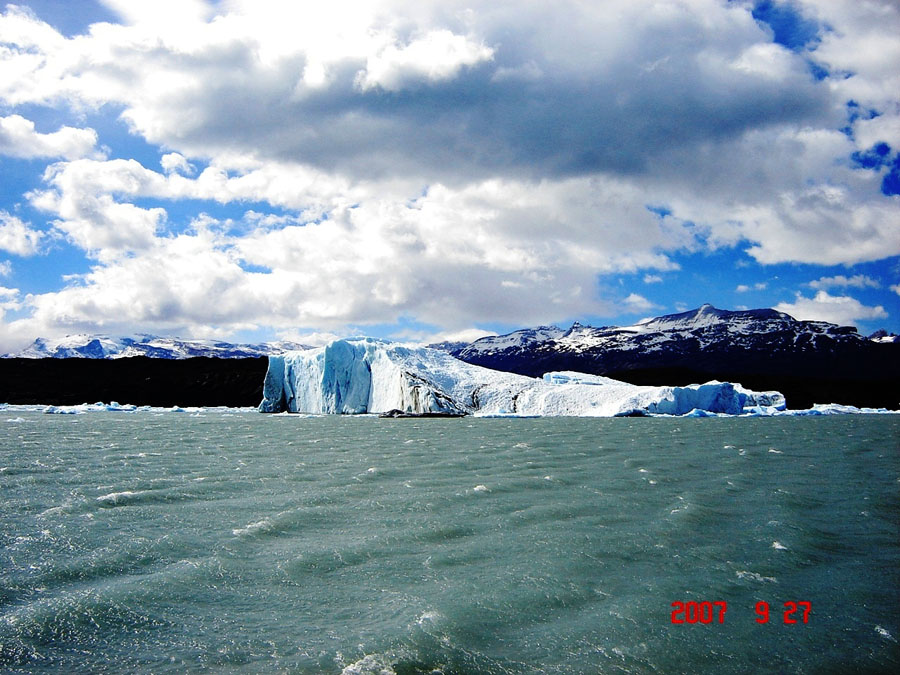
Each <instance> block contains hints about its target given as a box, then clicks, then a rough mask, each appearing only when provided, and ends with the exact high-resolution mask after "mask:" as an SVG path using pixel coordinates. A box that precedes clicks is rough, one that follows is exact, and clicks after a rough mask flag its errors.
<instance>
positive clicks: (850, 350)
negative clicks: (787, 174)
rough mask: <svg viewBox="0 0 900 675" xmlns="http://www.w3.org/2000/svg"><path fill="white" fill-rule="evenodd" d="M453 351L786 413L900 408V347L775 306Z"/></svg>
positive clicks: (523, 333) (549, 330)
mask: <svg viewBox="0 0 900 675" xmlns="http://www.w3.org/2000/svg"><path fill="white" fill-rule="evenodd" d="M450 353H451V354H452V355H454V356H456V357H457V358H459V359H461V360H463V361H466V362H468V363H472V364H476V365H480V366H484V367H487V368H493V369H496V370H503V371H508V372H513V373H519V374H521V375H528V376H531V377H537V376H540V375H542V374H543V373H546V372H551V371H566V370H572V371H578V372H583V373H592V374H596V375H605V376H609V377H614V378H616V379H620V380H625V381H628V382H632V383H635V384H661V383H666V384H687V383H689V382H703V381H706V380H708V379H718V380H727V381H732V382H741V383H743V384H745V385H747V386H751V387H753V388H756V389H777V390H779V391H782V392H784V393H785V394H786V395H787V396H788V404H789V405H790V406H791V407H792V408H797V407H809V406H811V405H812V404H813V403H817V402H819V403H821V402H826V401H839V402H845V401H843V400H840V397H842V396H843V397H845V399H846V402H848V403H855V404H862V405H876V406H882V405H883V406H888V407H891V408H897V407H898V401H900V386H898V384H900V348H898V343H895V342H889V341H887V340H883V339H877V338H876V339H869V338H866V337H864V336H862V335H860V334H859V333H858V332H857V330H856V328H853V327H851V326H837V325H835V324H831V323H826V322H823V321H798V320H796V319H794V318H793V317H791V316H789V315H787V314H784V313H783V312H778V311H776V310H774V309H753V310H745V311H729V310H723V309H717V308H715V307H713V306H712V305H703V306H702V307H699V308H697V309H694V310H691V311H688V312H682V313H680V314H669V315H666V316H660V317H656V318H652V319H645V320H643V321H639V322H638V323H636V324H634V325H631V326H603V327H599V328H597V327H591V326H583V325H581V324H578V323H575V324H574V325H573V326H572V327H571V328H569V329H563V328H558V327H556V326H542V327H540V328H533V329H526V330H519V331H515V332H513V333H509V334H508V335H500V336H493V337H485V338H481V339H479V340H476V341H475V342H473V343H471V344H469V345H467V346H465V347H462V348H456V349H452V350H450Z"/></svg>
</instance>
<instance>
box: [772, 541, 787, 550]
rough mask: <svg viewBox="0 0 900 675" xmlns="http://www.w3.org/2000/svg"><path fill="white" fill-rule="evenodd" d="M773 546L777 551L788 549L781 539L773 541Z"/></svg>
mask: <svg viewBox="0 0 900 675" xmlns="http://www.w3.org/2000/svg"><path fill="white" fill-rule="evenodd" d="M772 548H774V549H775V550H776V551H787V550H788V548H787V546H785V545H784V544H782V543H781V542H780V541H773V542H772Z"/></svg>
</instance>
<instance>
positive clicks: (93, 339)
mask: <svg viewBox="0 0 900 675" xmlns="http://www.w3.org/2000/svg"><path fill="white" fill-rule="evenodd" d="M306 348H307V347H306V346H305V345H302V344H299V343H296V342H287V341H282V342H262V343H258V344H232V343H230V342H220V341H216V340H182V339H180V338H163V337H156V336H153V335H137V336H134V337H110V336H107V335H87V334H79V335H67V336H66V337H63V338H53V339H50V338H38V339H37V340H35V341H34V342H33V343H32V344H31V345H30V346H28V347H27V348H26V349H24V350H22V351H21V352H17V353H15V354H4V355H3V358H25V359H44V358H54V359H69V358H81V359H121V358H127V357H130V356H148V357H151V358H155V359H187V358H192V357H195V356H208V357H215V358H221V359H243V358H253V357H257V356H269V355H272V354H282V353H284V352H287V351H295V350H298V349H306Z"/></svg>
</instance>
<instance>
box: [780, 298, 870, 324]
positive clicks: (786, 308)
mask: <svg viewBox="0 0 900 675" xmlns="http://www.w3.org/2000/svg"><path fill="white" fill-rule="evenodd" d="M775 309H777V310H778V311H779V312H784V313H786V314H790V315H791V316H792V317H794V318H795V319H799V320H801V321H828V322H830V323H836V324H838V325H840V326H847V325H855V324H856V323H857V322H859V321H867V320H871V319H884V318H887V316H888V313H887V312H886V311H885V310H884V307H882V306H881V305H876V306H875V307H870V306H867V305H864V304H862V303H861V302H859V301H858V300H856V299H855V298H852V297H850V296H847V295H837V296H835V295H829V293H828V291H818V292H817V293H816V295H815V297H813V298H807V297H805V296H803V295H801V294H800V293H797V295H796V297H795V298H794V302H780V303H778V304H777V305H775Z"/></svg>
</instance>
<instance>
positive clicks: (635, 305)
mask: <svg viewBox="0 0 900 675" xmlns="http://www.w3.org/2000/svg"><path fill="white" fill-rule="evenodd" d="M622 304H623V305H624V306H625V308H626V310H627V311H628V312H630V313H635V314H636V313H638V312H649V311H650V310H651V309H661V307H660V306H659V305H657V304H655V303H652V302H650V301H649V300H648V299H647V298H645V297H644V296H643V295H638V294H637V293H632V294H631V295H629V296H628V297H627V298H625V299H624V300H623V301H622Z"/></svg>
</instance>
